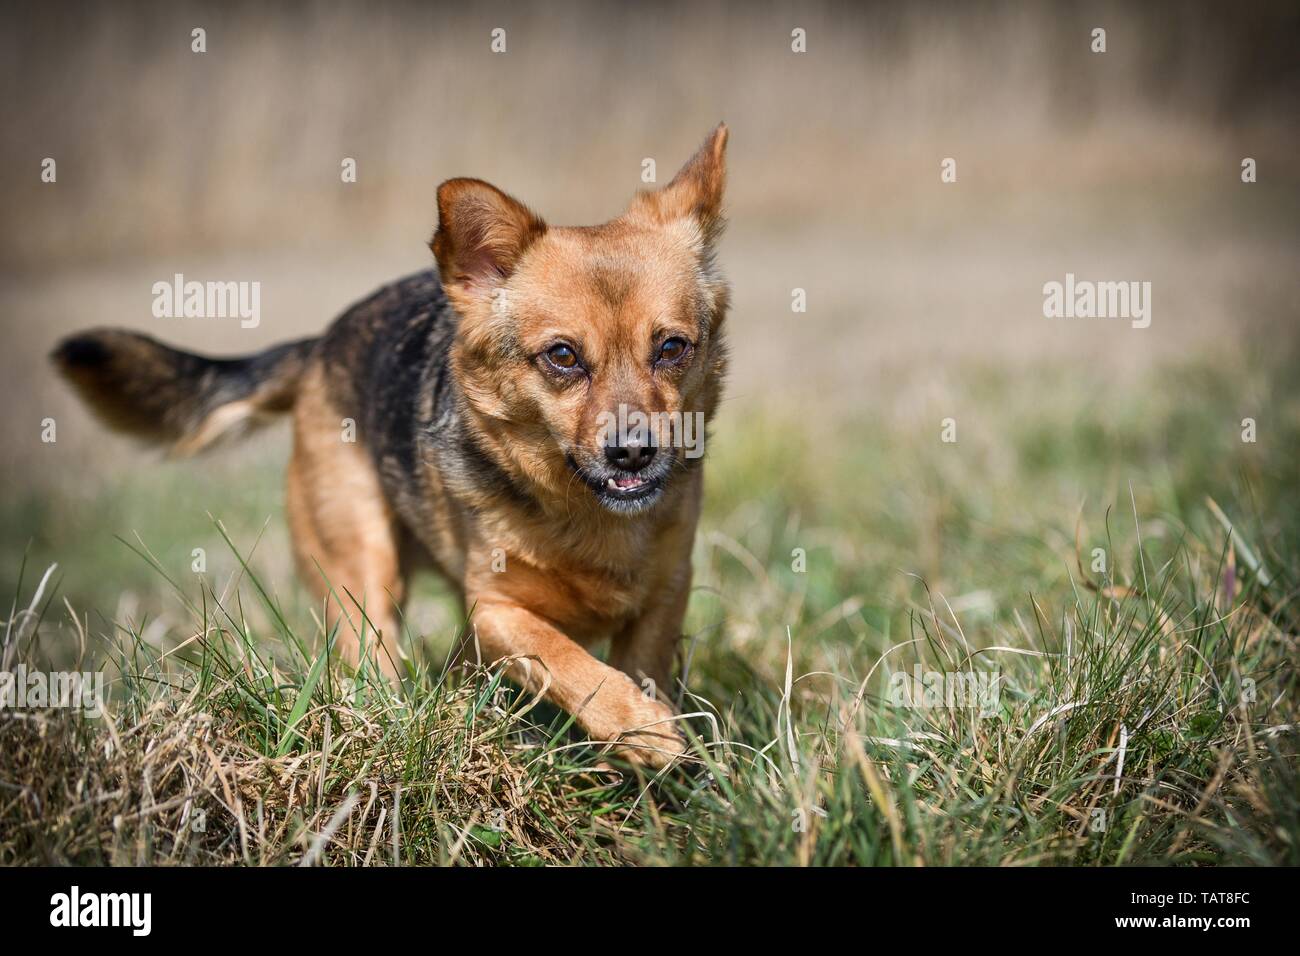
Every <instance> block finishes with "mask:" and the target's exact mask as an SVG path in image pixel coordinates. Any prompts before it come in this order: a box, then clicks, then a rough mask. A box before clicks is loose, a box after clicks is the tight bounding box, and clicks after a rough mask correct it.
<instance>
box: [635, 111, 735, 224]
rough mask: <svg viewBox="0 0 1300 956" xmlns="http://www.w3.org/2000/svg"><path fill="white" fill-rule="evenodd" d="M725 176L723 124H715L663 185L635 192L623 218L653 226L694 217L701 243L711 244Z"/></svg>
mask: <svg viewBox="0 0 1300 956" xmlns="http://www.w3.org/2000/svg"><path fill="white" fill-rule="evenodd" d="M726 179H727V124H726V123H719V124H718V127H717V129H715V130H714V131H713V132H712V133H710V134H709V138H708V139H706V140H705V141H704V145H702V146H701V147H700V148H699V149H698V150H696V152H695V155H694V156H692V157H691V158H690V159H689V160H688V161H687V163H686V165H685V166H683V167H682V168H681V169H680V170H678V172H677V175H676V176H674V177H673V178H672V181H671V182H670V183H668V185H667V186H664V187H663V188H662V189H657V190H654V191H653V192H642V193H638V194H637V196H636V198H635V199H633V200H632V205H631V206H630V207H629V208H628V211H627V217H628V218H629V219H632V220H639V221H641V222H649V223H653V224H655V225H668V224H670V223H673V222H675V221H678V220H682V219H689V220H694V221H695V222H696V223H697V224H698V225H699V227H700V231H701V233H702V235H703V239H704V243H705V245H706V246H707V245H712V243H713V241H714V240H715V239H716V238H717V237H718V234H719V233H720V232H721V231H722V226H723V219H722V191H723V187H724V185H725V184H726Z"/></svg>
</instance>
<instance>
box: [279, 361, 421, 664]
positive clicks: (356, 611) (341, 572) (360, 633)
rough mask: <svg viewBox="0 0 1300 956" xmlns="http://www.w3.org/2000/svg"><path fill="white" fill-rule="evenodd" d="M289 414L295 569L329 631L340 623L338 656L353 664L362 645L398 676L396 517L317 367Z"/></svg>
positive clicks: (400, 587)
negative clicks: (345, 437) (347, 434)
mask: <svg viewBox="0 0 1300 956" xmlns="http://www.w3.org/2000/svg"><path fill="white" fill-rule="evenodd" d="M293 418H294V430H293V437H294V440H293V455H292V457H291V458H290V459H289V475H288V489H287V497H286V507H287V511H288V516H289V530H290V534H291V535H292V537H293V547H294V555H295V557H296V558H297V561H298V569H299V573H300V574H301V575H302V578H303V580H304V581H306V582H307V585H308V586H309V587H310V588H312V590H313V591H314V592H315V593H316V595H317V597H319V598H320V599H321V600H322V601H323V602H324V606H325V609H326V616H325V618H326V628H327V632H329V631H330V630H333V629H334V628H335V627H336V626H337V637H336V642H335V646H336V647H337V648H338V650H339V651H340V653H341V654H342V655H343V656H344V657H345V658H346V659H348V660H349V661H351V662H353V663H358V662H359V661H360V659H361V658H362V656H363V646H364V656H365V657H366V658H367V659H368V660H374V661H377V662H378V664H379V666H380V668H381V669H382V670H383V672H384V673H385V674H387V675H389V676H390V677H392V676H397V674H398V673H399V669H398V661H399V660H400V653H401V652H400V649H399V647H398V636H399V635H398V628H397V610H398V609H400V607H401V602H402V599H403V597H404V594H405V581H404V579H403V577H402V574H401V567H400V545H399V540H398V534H397V526H396V522H395V521H394V519H393V514H392V510H391V508H390V507H389V505H388V502H387V500H386V499H385V498H384V494H383V491H382V489H381V488H380V486H379V478H378V476H377V475H376V474H375V468H374V464H373V463H372V462H371V460H370V457H369V456H368V455H367V453H366V451H365V449H364V448H363V447H362V446H360V445H358V444H355V443H349V442H344V441H342V440H341V436H342V430H343V416H342V415H340V414H338V412H337V410H336V409H334V408H333V406H332V405H331V404H330V402H329V399H328V398H327V397H326V394H325V388H324V383H323V382H322V381H321V369H320V367H319V366H313V367H311V368H309V370H308V372H307V373H306V375H305V376H304V377H303V381H302V383H301V384H300V386H299V393H298V402H297V404H296V405H295V407H294V416H293ZM327 582H328V583H327ZM363 642H364V643H363Z"/></svg>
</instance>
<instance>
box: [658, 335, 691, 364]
mask: <svg viewBox="0 0 1300 956" xmlns="http://www.w3.org/2000/svg"><path fill="white" fill-rule="evenodd" d="M687 348H688V346H687V343H686V340H685V339H681V338H678V337H677V336H675V335H674V336H673V337H672V338H671V339H665V340H664V344H663V345H661V346H659V360H660V361H661V362H676V361H677V360H678V359H679V358H681V357H682V356H683V355H685V354H686V349H687Z"/></svg>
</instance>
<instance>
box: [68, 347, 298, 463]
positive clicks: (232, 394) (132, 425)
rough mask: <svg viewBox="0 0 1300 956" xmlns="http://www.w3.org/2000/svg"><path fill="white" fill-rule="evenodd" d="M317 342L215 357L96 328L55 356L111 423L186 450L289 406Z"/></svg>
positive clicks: (101, 416)
mask: <svg viewBox="0 0 1300 956" xmlns="http://www.w3.org/2000/svg"><path fill="white" fill-rule="evenodd" d="M315 343H316V340H315V339H301V340H299V341H297V342H289V343H286V344H284V345H278V346H276V347H275V348H272V349H268V350H267V351H265V352H260V353H258V354H257V355H248V356H243V357H241V358H229V359H216V358H207V357H206V356H202V355H194V354H192V353H190V352H182V351H180V350H178V349H174V348H170V347H169V346H166V345H163V344H162V343H161V342H158V341H156V340H154V339H151V338H150V337H149V336H147V335H140V334H138V333H135V332H125V331H122V330H119V329H94V330H92V331H89V332H83V333H81V334H79V335H74V336H72V337H71V338H67V339H64V340H63V341H62V342H61V343H59V346H58V348H56V349H55V350H54V353H53V355H52V356H51V358H52V359H53V361H54V364H55V365H56V366H57V367H58V369H59V371H60V372H61V373H62V374H63V377H64V378H66V379H67V380H68V381H69V382H71V383H72V385H73V387H74V388H76V390H77V392H78V393H79V394H80V395H81V398H82V400H83V401H85V403H86V405H87V406H88V407H89V408H90V410H91V411H92V412H93V413H94V414H95V415H96V417H98V418H99V419H100V420H101V421H103V422H104V423H105V424H106V425H108V426H109V427H110V428H114V429H116V430H118V431H122V432H126V433H127V434H130V435H135V436H136V437H138V438H143V439H145V440H146V441H150V442H155V443H166V444H169V445H171V450H172V452H173V453H175V454H181V455H187V454H192V453H194V452H196V451H199V450H200V449H203V448H206V447H207V446H208V445H211V444H212V443H213V442H214V441H216V440H217V439H218V438H220V437H221V436H222V435H224V434H226V433H228V432H230V431H231V430H233V429H236V428H241V427H247V426H249V425H253V424H256V423H258V422H259V421H261V420H264V419H265V418H266V417H268V416H270V415H274V414H277V413H281V412H287V411H288V410H289V409H291V408H292V407H293V402H294V398H295V396H296V395H297V391H298V380H299V379H300V378H301V377H302V373H303V370H304V369H305V368H306V365H307V359H308V358H309V356H310V355H311V352H312V348H313V346H314V345H315Z"/></svg>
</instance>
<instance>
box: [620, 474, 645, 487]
mask: <svg viewBox="0 0 1300 956" xmlns="http://www.w3.org/2000/svg"><path fill="white" fill-rule="evenodd" d="M614 484H615V485H617V486H618V487H619V488H635V487H636V486H637V485H640V484H643V482H642V480H641V479H640V478H638V477H636V476H635V475H629V476H628V477H626V478H615V479H614Z"/></svg>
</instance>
